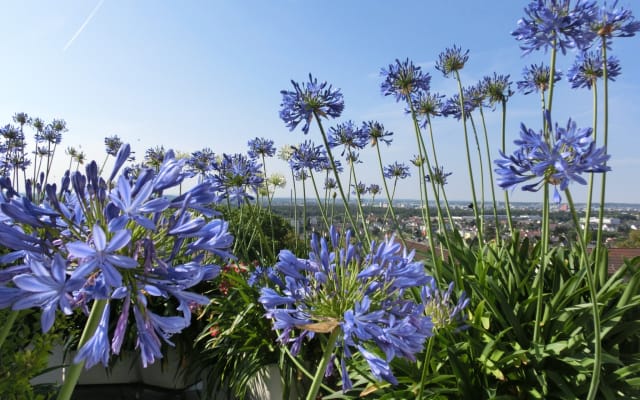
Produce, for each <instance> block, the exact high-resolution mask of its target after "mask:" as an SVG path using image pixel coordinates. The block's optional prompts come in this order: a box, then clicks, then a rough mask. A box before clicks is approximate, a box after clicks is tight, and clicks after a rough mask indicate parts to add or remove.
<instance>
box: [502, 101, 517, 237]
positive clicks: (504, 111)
mask: <svg viewBox="0 0 640 400" xmlns="http://www.w3.org/2000/svg"><path fill="white" fill-rule="evenodd" d="M506 136H507V102H506V101H504V100H503V101H502V153H503V154H506V153H507V146H506V142H507V138H506ZM504 208H505V212H506V214H507V223H508V224H509V234H510V235H512V236H513V234H514V232H513V220H512V218H511V203H510V202H509V191H508V190H505V191H504Z"/></svg>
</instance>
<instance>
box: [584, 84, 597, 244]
mask: <svg viewBox="0 0 640 400" xmlns="http://www.w3.org/2000/svg"><path fill="white" fill-rule="evenodd" d="M592 83H593V84H592V86H591V87H592V88H593V128H592V129H593V141H594V142H595V141H596V140H597V138H598V88H597V85H596V81H595V79H594V80H593V82H592ZM594 177H595V174H594V173H593V172H591V173H590V174H589V188H588V189H587V207H586V210H585V216H584V226H585V230H584V232H583V235H584V241H585V243H589V236H590V235H589V233H590V231H591V228H590V222H589V220H590V219H591V204H592V199H593V184H594Z"/></svg>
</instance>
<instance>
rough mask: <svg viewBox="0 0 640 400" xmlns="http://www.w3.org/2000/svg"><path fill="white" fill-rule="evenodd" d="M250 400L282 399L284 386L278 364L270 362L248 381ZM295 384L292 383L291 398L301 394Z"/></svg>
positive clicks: (294, 398) (298, 396) (293, 399)
mask: <svg viewBox="0 0 640 400" xmlns="http://www.w3.org/2000/svg"><path fill="white" fill-rule="evenodd" d="M248 386H249V390H248V393H247V399H248V400H272V399H282V398H283V397H282V395H283V392H284V388H283V387H282V377H281V375H280V369H279V368H278V365H277V364H270V365H267V366H265V367H264V368H263V369H262V370H260V371H259V372H258V373H257V374H256V376H255V377H254V378H253V379H251V380H250V381H249V383H248ZM295 389H296V386H295V385H291V392H290V393H289V400H296V399H299V398H301V397H304V396H300V393H298V392H297V391H296V390H295Z"/></svg>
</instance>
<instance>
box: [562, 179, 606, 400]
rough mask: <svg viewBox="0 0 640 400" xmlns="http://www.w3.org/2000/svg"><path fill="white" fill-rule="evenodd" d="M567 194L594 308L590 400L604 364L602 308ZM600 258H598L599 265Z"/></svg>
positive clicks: (575, 215)
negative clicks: (601, 328) (599, 305)
mask: <svg viewBox="0 0 640 400" xmlns="http://www.w3.org/2000/svg"><path fill="white" fill-rule="evenodd" d="M565 193H566V195H567V202H568V203H569V207H570V209H571V215H572V217H573V223H574V225H575V229H576V232H578V235H577V236H578V241H579V242H580V247H581V252H580V253H581V254H580V259H581V262H580V265H582V267H583V268H585V269H586V273H587V284H588V286H589V296H590V297H591V307H592V309H593V315H592V317H593V342H594V350H593V373H592V376H591V383H590V385H589V393H588V395H587V399H588V400H594V399H595V398H596V395H597V394H598V386H599V385H600V367H601V365H602V339H601V333H600V309H599V307H598V293H597V291H596V283H595V279H594V276H593V272H592V271H591V265H590V263H589V255H588V254H587V245H586V243H585V241H584V238H583V236H582V234H581V232H580V225H579V223H578V216H577V214H576V208H575V206H574V203H573V198H572V197H571V192H570V191H569V189H566V190H565ZM597 263H598V260H597V258H596V264H595V265H597Z"/></svg>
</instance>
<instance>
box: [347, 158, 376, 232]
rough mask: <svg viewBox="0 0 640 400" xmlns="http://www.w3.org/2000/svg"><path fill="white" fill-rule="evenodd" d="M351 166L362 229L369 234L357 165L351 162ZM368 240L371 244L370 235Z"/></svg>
mask: <svg viewBox="0 0 640 400" xmlns="http://www.w3.org/2000/svg"><path fill="white" fill-rule="evenodd" d="M349 164H351V168H350V169H351V176H352V177H353V184H354V187H355V188H356V190H355V193H356V203H357V205H358V212H359V213H360V216H361V217H362V227H363V229H364V231H365V232H369V224H368V223H367V219H366V217H365V215H364V209H363V208H362V198H361V197H360V192H358V179H357V178H356V168H355V165H354V164H353V161H349ZM367 240H368V241H369V242H370V241H371V240H370V239H369V237H368V235H367Z"/></svg>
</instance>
